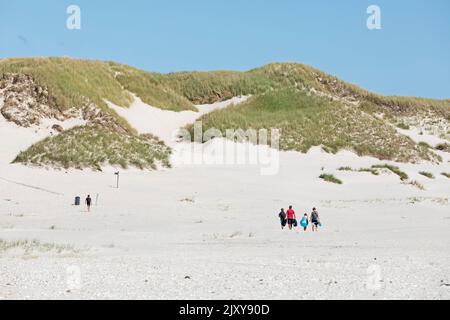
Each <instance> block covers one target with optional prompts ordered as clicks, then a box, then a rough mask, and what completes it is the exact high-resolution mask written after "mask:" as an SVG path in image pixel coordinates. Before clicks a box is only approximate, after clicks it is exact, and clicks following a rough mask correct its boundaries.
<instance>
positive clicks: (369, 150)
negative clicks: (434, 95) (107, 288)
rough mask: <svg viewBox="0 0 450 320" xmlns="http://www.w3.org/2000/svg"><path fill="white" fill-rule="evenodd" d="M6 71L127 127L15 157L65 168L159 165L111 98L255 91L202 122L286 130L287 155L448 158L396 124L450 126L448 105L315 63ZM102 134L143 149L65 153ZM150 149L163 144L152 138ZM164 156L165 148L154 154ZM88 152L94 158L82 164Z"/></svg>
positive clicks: (61, 101)
mask: <svg viewBox="0 0 450 320" xmlns="http://www.w3.org/2000/svg"><path fill="white" fill-rule="evenodd" d="M3 73H24V74H29V75H31V76H32V77H33V78H34V80H35V81H36V82H37V83H38V84H39V85H41V86H42V87H44V88H46V89H47V90H48V93H49V96H50V98H51V99H50V100H49V104H50V107H54V108H58V109H59V110H67V109H71V108H82V107H84V106H85V105H86V104H89V103H93V104H95V105H96V106H98V107H99V108H100V109H101V110H102V111H103V112H104V113H105V114H107V115H109V116H111V117H112V118H113V119H115V121H116V122H117V123H118V124H120V127H122V128H125V129H126V130H127V131H128V132H127V133H126V134H125V137H123V138H119V137H118V134H117V133H115V132H106V131H105V130H103V131H101V130H98V128H97V127H96V128H97V129H95V130H94V129H92V128H93V127H92V126H91V128H89V129H85V130H81V129H75V130H73V131H72V130H71V131H70V132H69V133H63V134H61V136H56V137H53V138H49V139H46V140H45V142H42V143H38V144H36V145H34V146H33V147H32V148H31V149H32V150H33V151H31V150H27V151H25V152H23V153H21V154H20V155H19V156H18V158H17V159H16V160H17V161H19V162H23V163H30V164H32V163H33V164H37V163H41V164H44V163H54V164H58V165H60V166H62V167H67V166H69V167H72V166H75V167H83V166H90V167H94V168H98V166H99V165H101V164H102V163H110V164H119V165H123V166H128V165H136V166H138V167H153V165H152V162H151V159H152V157H153V156H151V155H150V156H149V152H150V151H149V150H147V149H146V150H145V151H143V150H144V149H145V148H141V147H138V146H142V145H143V144H144V145H145V143H144V142H143V140H142V139H144V137H142V136H138V135H137V134H136V131H135V130H134V129H133V128H132V127H131V126H130V125H129V124H128V123H127V122H126V121H125V120H124V119H123V118H121V117H120V116H118V115H117V114H116V113H115V112H114V111H113V110H112V109H110V108H109V107H108V106H107V104H106V102H105V100H108V101H111V102H112V103H114V104H116V105H119V106H122V107H128V106H129V105H130V104H131V102H132V100H133V94H134V95H136V96H138V97H139V98H140V99H141V100H142V101H144V102H145V103H147V104H150V105H153V106H155V107H158V108H161V109H168V110H174V111H181V110H196V108H195V106H194V104H205V103H213V102H217V101H221V100H225V99H228V98H232V97H235V96H239V95H253V97H252V98H251V99H249V100H248V101H247V102H246V103H243V104H240V105H237V106H231V107H229V108H226V109H222V110H217V111H215V112H213V113H211V114H208V115H205V116H203V117H202V119H201V120H202V121H203V126H204V129H205V130H207V129H209V128H217V129H219V130H222V132H224V130H225V129H239V128H241V129H244V130H247V129H270V128H279V129H281V131H282V132H281V141H280V143H281V149H282V150H296V151H301V152H306V151H308V150H309V149H310V148H311V147H312V146H322V147H323V149H324V150H326V151H328V152H333V153H335V152H337V151H339V150H342V149H349V150H353V151H355V152H356V153H357V154H358V155H370V156H374V157H377V158H378V159H381V160H394V161H402V162H406V161H408V162H416V161H420V160H429V161H441V158H440V157H439V156H437V155H436V154H435V153H434V152H433V150H432V148H430V146H429V145H426V144H423V143H422V144H416V143H415V142H414V141H412V140H411V139H410V138H408V137H406V136H404V135H401V134H399V133H398V132H397V130H396V128H395V125H396V126H398V127H400V128H409V125H410V124H409V122H406V120H405V119H406V118H408V117H411V116H418V117H419V118H425V117H426V118H427V119H431V120H430V121H435V120H434V119H441V120H443V121H444V122H445V121H450V101H449V100H433V99H424V98H415V97H386V96H381V95H377V94H374V93H371V92H369V91H367V90H364V89H362V88H360V87H358V86H356V85H353V84H350V83H347V82H344V81H341V80H339V79H338V78H336V77H333V76H331V75H328V74H326V73H324V72H322V71H320V70H317V69H315V68H312V67H310V66H307V65H303V64H296V63H273V64H269V65H266V66H263V67H261V68H257V69H253V70H250V71H247V72H234V71H213V72H177V73H170V74H160V73H151V72H146V71H142V70H139V69H136V68H133V67H130V66H126V65H122V64H118V63H114V62H102V61H93V60H78V59H70V58H11V59H0V74H3ZM190 129H192V127H190ZM114 130H115V129H110V131H114ZM82 131H85V133H82ZM93 131H97V132H96V134H97V136H100V137H104V138H105V140H108V139H109V140H113V141H115V142H117V143H118V142H120V143H124V145H123V146H120V147H119V146H118V145H117V143H115V144H114V146H115V149H116V151H123V150H128V149H129V148H130V149H132V150H135V153H134V154H133V155H131V156H126V155H123V156H117V155H115V153H114V152H112V150H111V148H107V147H106V146H104V145H101V147H99V150H100V151H99V152H98V155H103V156H106V158H102V157H100V158H96V156H94V155H93V154H95V153H94V152H92V154H91V153H89V152H88V151H93V150H90V149H89V148H87V147H86V146H84V145H83V144H81V143H76V142H73V144H72V148H78V149H74V150H73V152H74V153H75V155H69V153H70V152H69V151H67V150H64V146H63V145H62V143H63V142H67V141H65V140H64V139H71V138H75V136H74V135H80V137H82V136H83V135H84V134H87V132H90V133H93ZM106 137H109V138H108V139H106ZM85 138H86V139H88V137H85ZM144 140H145V139H144ZM90 141H92V140H90ZM92 142H93V141H92ZM150 145H151V146H159V145H160V144H159V143H153V142H152V143H150ZM38 146H39V147H40V148H44V146H45V148H48V149H49V150H50V149H51V150H52V151H55V152H56V153H55V155H51V154H50V151H49V150H47V149H45V148H44V149H45V150H44V151H45V152H42V151H43V150H41V149H38V148H37V147H38ZM444 148H445V146H444ZM159 152H160V150H159V149H157V150H155V152H154V154H159ZM163 153H165V152H163ZM77 154H79V156H77ZM150 154H151V152H150ZM84 156H86V157H88V158H87V159H86V160H84V159H82V157H84ZM140 156H144V158H142V159H139V160H137V159H136V157H137V158H139V157H140ZM109 157H111V159H110V158H109ZM161 157H162V158H164V157H163V156H161ZM33 159H34V160H33ZM156 160H158V157H156ZM372 169H373V168H372ZM360 170H362V169H360ZM368 170H369V169H368ZM370 170H371V169H370ZM370 172H372V173H374V172H375V171H373V170H371V171H370ZM374 174H375V173H374Z"/></svg>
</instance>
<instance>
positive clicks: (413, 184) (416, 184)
mask: <svg viewBox="0 0 450 320" xmlns="http://www.w3.org/2000/svg"><path fill="white" fill-rule="evenodd" d="M406 184H409V185H411V186H413V187H416V188H417V189H420V190H425V187H424V186H423V184H421V183H420V182H419V181H416V180H413V181H407V182H406Z"/></svg>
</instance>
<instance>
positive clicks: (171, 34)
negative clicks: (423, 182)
mask: <svg viewBox="0 0 450 320" xmlns="http://www.w3.org/2000/svg"><path fill="white" fill-rule="evenodd" d="M70 4H77V5H79V6H80V8H81V30H68V29H67V28H66V19H67V17H68V15H67V14H66V8H67V6H69V5H70ZM370 4H376V5H378V6H380V8H381V19H382V20H381V22H382V29H381V30H373V31H370V30H368V29H367V27H366V20H367V17H368V15H367V14H366V9H367V7H368V6H369V5H370ZM17 56H70V57H78V58H91V59H101V60H114V61H117V62H122V63H126V64H130V65H133V66H136V67H139V68H142V69H145V70H149V71H160V72H170V71H182V70H215V69H234V70H248V69H251V68H254V67H258V66H261V65H264V64H266V63H269V62H276V61H295V62H302V63H307V64H310V65H312V66H315V67H317V68H319V69H322V70H324V71H326V72H329V73H331V74H334V75H336V76H338V77H340V78H342V79H344V80H347V81H350V82H353V83H356V84H359V85H361V86H363V87H365V88H367V89H370V90H373V91H375V92H379V93H384V94H390V95H415V96H428V97H435V98H450V1H448V0H429V1H425V0H395V1H392V0H371V1H366V0H340V1H334V0H315V1H313V0H311V1H300V0H277V1H275V0H260V1H256V0H220V1H219V0H179V1H176V0H164V1H163V0H161V1H138V0H127V1H119V0H114V1H112V0H111V1H106V0H105V1H103V0H90V1H87V0H86V1H85V0H72V1H65V0H53V1H52V0H40V1H25V0H0V57H17Z"/></svg>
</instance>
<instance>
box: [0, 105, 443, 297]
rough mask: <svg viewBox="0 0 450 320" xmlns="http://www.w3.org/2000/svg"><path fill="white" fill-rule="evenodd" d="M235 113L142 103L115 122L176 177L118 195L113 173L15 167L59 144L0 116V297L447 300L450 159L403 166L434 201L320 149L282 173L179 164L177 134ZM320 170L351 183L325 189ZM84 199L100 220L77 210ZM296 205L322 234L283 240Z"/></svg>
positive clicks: (364, 160)
mask: <svg viewBox="0 0 450 320" xmlns="http://www.w3.org/2000/svg"><path fill="white" fill-rule="evenodd" d="M239 101H241V100H240V99H238V98H236V99H234V100H232V101H228V102H225V103H219V104H216V105H209V106H200V107H199V112H197V113H196V112H191V111H186V112H183V113H178V114H177V113H174V112H171V111H162V110H159V109H155V108H153V109H152V108H151V107H150V106H146V105H144V104H143V103H142V101H138V100H136V101H135V103H134V104H133V105H132V106H131V107H130V108H129V109H122V110H116V111H118V113H119V114H120V115H121V116H123V117H125V118H126V119H127V120H128V121H129V122H130V124H131V125H132V126H134V127H135V128H136V129H137V130H138V131H140V132H150V133H153V134H155V135H158V136H159V137H160V138H161V139H163V140H164V141H166V142H168V143H169V144H170V145H171V147H172V148H173V149H174V153H173V156H172V157H173V168H171V169H164V170H160V171H139V170H137V169H132V170H125V171H124V170H120V187H119V188H118V189H117V188H116V177H115V176H114V174H113V173H114V171H116V170H117V168H105V169H104V170H103V171H102V172H93V171H90V170H85V171H79V170H68V171H64V170H53V169H38V168H29V167H24V166H22V165H16V164H10V162H11V161H12V160H13V159H14V157H15V155H17V153H18V152H19V151H20V150H23V149H24V148H26V147H27V146H29V145H31V144H32V143H33V142H35V141H37V140H40V139H42V138H43V137H44V136H46V135H48V134H49V132H48V130H47V131H46V129H45V128H40V129H39V130H38V129H36V128H34V129H33V128H31V129H30V128H28V129H26V128H19V127H15V125H13V124H11V123H8V122H6V121H5V120H4V119H3V118H0V135H1V137H2V144H1V146H0V155H1V156H0V195H1V197H0V203H1V206H0V234H1V236H0V238H1V239H2V240H1V241H2V242H1V245H0V299H61V298H62V299H79V298H81V299H97V298H100V299H124V298H132V299H449V298H450V278H449V275H450V232H449V231H450V210H449V209H450V204H449V199H448V198H449V188H448V178H446V177H445V176H442V175H441V172H448V171H449V165H448V156H447V154H446V153H443V152H441V153H440V155H441V156H442V157H444V161H443V162H442V164H440V165H436V164H431V163H422V164H402V163H393V164H395V165H397V166H399V167H400V168H401V170H403V171H405V172H406V173H407V174H408V175H409V176H410V179H411V180H417V181H419V182H420V183H421V184H422V185H423V187H424V190H421V189H419V188H417V187H415V186H413V185H410V184H405V183H402V182H401V181H400V180H399V178H398V176H396V175H395V174H393V173H392V172H383V173H382V174H380V175H378V176H375V175H373V174H371V173H370V172H351V171H349V172H347V171H338V168H339V167H342V166H350V167H354V168H360V167H367V166H371V165H374V164H380V163H391V162H386V161H383V162H382V161H380V160H378V159H375V158H371V157H358V156H357V155H355V154H354V153H352V152H350V151H341V152H339V153H338V154H336V155H332V154H328V153H325V152H323V151H322V150H321V149H320V148H319V147H315V148H313V149H311V150H310V151H309V152H308V153H307V154H301V153H297V152H280V154H279V171H278V173H277V174H274V175H261V172H260V167H259V166H258V165H250V164H246V165H245V164H244V165H208V164H202V165H189V164H181V163H179V162H178V161H177V154H178V153H179V152H180V150H181V149H183V148H186V145H182V144H177V143H175V142H174V141H172V140H171V134H172V132H173V130H175V129H177V128H179V127H181V126H183V125H186V124H188V123H191V122H193V121H195V119H196V118H198V117H199V116H200V115H201V114H204V113H205V112H208V111H210V110H214V109H215V108H221V107H224V106H226V105H227V104H229V103H238V102H239ZM113 108H115V109H117V108H119V107H113ZM158 124H159V125H158ZM147 128H150V129H147ZM411 135H412V136H413V135H414V133H411ZM416 137H417V136H416ZM214 143H217V144H225V145H231V146H234V145H235V144H234V143H232V142H225V141H221V140H220V139H218V140H217V141H215V142H214ZM214 143H213V144H214ZM210 147H212V146H210ZM422 170H426V171H428V172H431V173H433V174H434V175H435V177H436V178H435V179H428V178H426V177H424V176H421V175H420V174H419V172H420V171H422ZM323 172H327V173H333V174H335V175H336V176H337V177H338V178H339V179H341V180H342V181H343V184H342V185H337V184H330V183H327V182H325V181H323V180H321V179H319V178H318V176H319V175H320V174H321V173H323ZM87 194H90V195H91V196H92V198H93V200H94V206H93V208H92V212H90V213H88V212H87V210H86V207H85V206H83V205H82V206H74V205H73V203H74V197H75V196H80V197H81V199H82V202H83V200H84V198H85V197H86V195H87ZM288 205H293V206H294V209H295V210H296V212H297V214H298V215H300V214H303V213H304V212H307V213H310V212H311V209H312V207H317V208H318V210H319V213H320V215H321V220H322V223H323V227H322V228H321V229H320V230H319V232H318V233H312V232H311V231H310V229H309V230H308V231H307V232H303V230H300V229H298V228H297V229H295V230H293V231H288V230H284V231H282V230H281V228H280V223H279V220H278V217H277V215H278V212H279V209H280V208H281V207H283V208H286V207H287V206H288Z"/></svg>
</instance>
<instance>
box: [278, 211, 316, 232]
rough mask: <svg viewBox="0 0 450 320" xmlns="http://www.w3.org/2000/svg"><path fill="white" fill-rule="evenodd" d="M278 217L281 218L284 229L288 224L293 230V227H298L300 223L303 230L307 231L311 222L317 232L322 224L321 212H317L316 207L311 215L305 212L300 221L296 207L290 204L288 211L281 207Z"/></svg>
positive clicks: (313, 229)
mask: <svg viewBox="0 0 450 320" xmlns="http://www.w3.org/2000/svg"><path fill="white" fill-rule="evenodd" d="M278 217H279V218H280V223H281V229H284V228H285V227H286V225H287V226H288V228H289V230H292V228H296V227H297V226H298V225H300V226H301V227H302V228H303V230H304V231H306V230H308V226H309V223H310V222H311V225H312V231H313V232H316V231H318V227H321V226H322V225H321V223H320V218H319V212H317V209H316V208H313V209H312V212H311V215H309V216H308V214H307V213H305V214H304V215H303V216H302V217H301V218H299V219H298V221H297V215H296V213H295V211H294V209H292V206H289V209H288V210H287V211H286V212H285V211H284V208H281V211H280V213H279V214H278Z"/></svg>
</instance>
